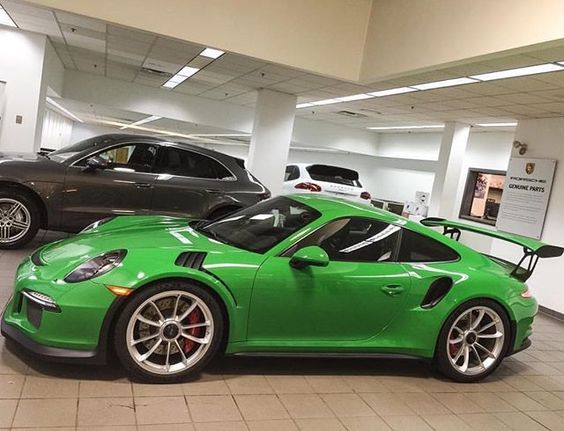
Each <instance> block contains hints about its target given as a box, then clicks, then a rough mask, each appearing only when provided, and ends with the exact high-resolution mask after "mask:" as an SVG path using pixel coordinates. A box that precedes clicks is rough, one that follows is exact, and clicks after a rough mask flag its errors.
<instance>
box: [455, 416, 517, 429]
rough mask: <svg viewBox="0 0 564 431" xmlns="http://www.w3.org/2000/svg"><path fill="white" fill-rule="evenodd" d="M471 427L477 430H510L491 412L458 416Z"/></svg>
mask: <svg viewBox="0 0 564 431" xmlns="http://www.w3.org/2000/svg"><path fill="white" fill-rule="evenodd" d="M458 417H459V418H460V419H462V420H463V421H464V422H466V423H467V424H468V425H470V427H471V428H472V429H475V430H479V431H511V428H509V427H508V426H507V425H505V424H504V423H503V422H502V421H501V420H499V419H498V418H496V417H495V416H494V415H493V414H491V413H471V414H463V415H459V416H458Z"/></svg>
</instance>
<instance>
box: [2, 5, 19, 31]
mask: <svg viewBox="0 0 564 431" xmlns="http://www.w3.org/2000/svg"><path fill="white" fill-rule="evenodd" d="M0 25H7V26H9V27H17V25H16V23H15V22H14V20H12V18H11V17H10V15H8V12H6V10H5V9H4V8H3V7H2V6H0Z"/></svg>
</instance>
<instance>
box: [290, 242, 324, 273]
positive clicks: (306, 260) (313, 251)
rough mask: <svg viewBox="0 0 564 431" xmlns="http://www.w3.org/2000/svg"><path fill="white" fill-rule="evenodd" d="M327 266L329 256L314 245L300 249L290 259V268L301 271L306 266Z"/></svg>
mask: <svg viewBox="0 0 564 431" xmlns="http://www.w3.org/2000/svg"><path fill="white" fill-rule="evenodd" d="M327 265H329V256H328V255H327V253H326V252H325V250H323V249H322V248H321V247H318V246H316V245H310V246H308V247H304V248H300V249H299V250H298V251H296V252H295V253H294V255H293V256H292V257H291V258H290V266H291V267H292V268H296V269H302V268H305V267H306V266H327Z"/></svg>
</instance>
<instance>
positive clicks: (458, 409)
mask: <svg viewBox="0 0 564 431" xmlns="http://www.w3.org/2000/svg"><path fill="white" fill-rule="evenodd" d="M480 395H481V394H480ZM433 396H434V397H435V398H436V399H437V400H438V401H440V402H441V403H442V404H443V405H444V406H446V407H447V408H448V409H449V410H450V411H451V412H453V413H456V414H460V413H483V412H484V409H482V408H481V407H480V406H479V405H478V404H476V403H475V402H474V401H472V399H471V398H470V397H468V396H466V395H464V394H450V393H449V394H438V393H437V394H433ZM423 414H425V413H423Z"/></svg>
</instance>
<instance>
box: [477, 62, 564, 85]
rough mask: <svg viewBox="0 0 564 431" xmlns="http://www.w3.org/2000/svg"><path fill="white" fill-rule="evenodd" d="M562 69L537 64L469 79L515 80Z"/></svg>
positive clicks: (552, 64) (557, 66)
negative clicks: (518, 77)
mask: <svg viewBox="0 0 564 431" xmlns="http://www.w3.org/2000/svg"><path fill="white" fill-rule="evenodd" d="M562 69H563V67H562V66H560V65H558V64H554V63H546V64H537V65H536V66H527V67H519V68H517V69H507V70H500V71H499V72H490V73H482V74H481V75H473V76H471V77H470V78H474V79H478V80H480V81H493V80H494V79H505V78H515V77H517V76H526V75H536V74H538V73H546V72H556V71H558V70H562Z"/></svg>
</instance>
